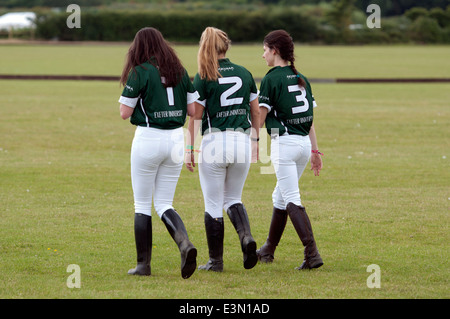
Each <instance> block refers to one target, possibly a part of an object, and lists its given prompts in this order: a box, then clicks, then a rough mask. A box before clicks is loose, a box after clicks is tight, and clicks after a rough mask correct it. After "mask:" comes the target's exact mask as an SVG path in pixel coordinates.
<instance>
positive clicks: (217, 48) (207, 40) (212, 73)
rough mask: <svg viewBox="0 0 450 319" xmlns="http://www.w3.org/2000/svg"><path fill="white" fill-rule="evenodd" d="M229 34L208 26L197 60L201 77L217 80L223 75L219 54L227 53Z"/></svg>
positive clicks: (202, 37) (204, 32)
mask: <svg viewBox="0 0 450 319" xmlns="http://www.w3.org/2000/svg"><path fill="white" fill-rule="evenodd" d="M230 44H231V40H230V39H229V38H228V35H227V34H226V33H225V32H224V31H222V30H220V29H217V28H214V27H207V28H206V29H205V31H203V33H202V36H201V38H200V48H199V50H198V56H197V62H198V73H199V75H200V78H201V79H205V78H206V79H207V80H209V81H216V80H217V79H218V78H219V77H222V75H221V74H220V72H219V70H218V69H219V58H218V57H219V55H221V54H225V53H226V52H227V51H228V48H229V47H230Z"/></svg>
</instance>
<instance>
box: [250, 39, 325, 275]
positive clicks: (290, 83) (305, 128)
mask: <svg viewBox="0 0 450 319" xmlns="http://www.w3.org/2000/svg"><path fill="white" fill-rule="evenodd" d="M263 49H264V54H263V58H264V59H265V60H266V63H267V65H268V66H270V67H272V69H270V70H269V72H267V74H266V76H265V77H264V78H263V79H262V81H261V87H260V96H259V105H260V106H261V123H264V122H265V124H266V128H267V132H268V133H269V134H270V135H271V138H272V142H271V151H270V153H271V154H270V156H271V161H272V163H273V165H274V168H275V174H276V176H277V184H276V186H275V190H274V191H273V194H272V200H273V213H272V221H271V224H270V228H269V236H268V237H267V240H266V242H265V243H264V245H263V246H262V247H261V249H260V250H258V252H257V253H258V258H259V260H260V261H262V262H272V261H273V259H274V254H275V249H276V247H277V245H278V243H279V242H280V239H281V235H282V234H283V231H284V228H285V226H286V222H287V217H288V216H289V218H290V220H291V221H292V224H293V225H294V228H295V230H296V231H297V234H298V236H299V237H300V240H301V242H302V243H303V246H304V260H303V263H302V264H301V265H300V266H299V267H297V269H312V268H318V267H320V266H322V265H323V261H322V258H321V256H320V254H319V251H318V249H317V245H316V241H315V239H314V236H313V231H312V227H311V222H310V220H309V218H308V215H307V214H306V210H305V207H303V206H302V204H301V200H300V189H299V186H298V181H299V179H300V177H301V176H302V174H303V171H304V169H305V167H306V165H307V163H308V161H309V160H310V159H311V169H312V170H313V171H314V174H315V175H316V176H319V172H320V170H321V169H322V158H321V155H322V153H320V152H319V149H318V145H317V138H316V132H315V128H314V124H313V109H314V108H315V107H316V101H315V99H314V96H313V94H312V90H311V85H310V84H309V82H308V80H307V78H306V77H305V76H304V75H303V74H301V73H300V72H298V71H297V69H296V67H295V65H294V62H295V57H294V41H293V40H292V37H291V36H290V35H289V33H287V32H286V31H284V30H276V31H272V32H270V33H269V34H267V35H266V37H265V38H264V42H263Z"/></svg>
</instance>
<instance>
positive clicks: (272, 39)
mask: <svg viewBox="0 0 450 319" xmlns="http://www.w3.org/2000/svg"><path fill="white" fill-rule="evenodd" d="M264 44H265V45H266V46H267V47H269V48H270V49H275V50H276V51H277V52H278V54H279V55H280V57H281V58H282V59H283V60H285V61H288V62H289V63H290V64H291V65H290V67H291V69H292V71H294V73H295V74H296V75H297V79H298V85H300V86H303V87H304V86H305V85H306V82H305V80H303V78H302V77H301V76H300V72H298V71H297V69H296V68H295V65H294V62H295V56H294V40H292V37H291V35H290V34H289V33H287V32H286V31H285V30H275V31H272V32H270V33H268V34H267V35H266V37H265V38H264Z"/></svg>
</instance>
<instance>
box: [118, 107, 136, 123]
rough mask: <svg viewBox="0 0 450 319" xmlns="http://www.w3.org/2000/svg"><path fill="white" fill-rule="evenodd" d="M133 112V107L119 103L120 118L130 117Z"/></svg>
mask: <svg viewBox="0 0 450 319" xmlns="http://www.w3.org/2000/svg"><path fill="white" fill-rule="evenodd" d="M133 112H134V108H132V107H129V106H128V105H125V104H120V116H121V117H122V119H124V120H126V119H128V118H130V116H131V115H132V114H133Z"/></svg>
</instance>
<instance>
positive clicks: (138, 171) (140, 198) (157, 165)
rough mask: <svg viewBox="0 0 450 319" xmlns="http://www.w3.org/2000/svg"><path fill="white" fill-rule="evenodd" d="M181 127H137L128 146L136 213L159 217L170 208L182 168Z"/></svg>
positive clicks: (182, 142) (182, 136)
mask: <svg viewBox="0 0 450 319" xmlns="http://www.w3.org/2000/svg"><path fill="white" fill-rule="evenodd" d="M183 155H184V135H183V128H181V127H180V128H177V129H174V130H160V129H156V128H148V127H141V126H138V127H137V128H136V132H135V135H134V139H133V144H132V147H131V184H132V186H133V193H134V207H135V213H140V214H145V215H148V216H151V215H152V213H151V212H152V209H151V208H152V198H153V204H154V207H155V211H156V213H157V214H158V216H159V217H161V215H162V214H163V213H164V212H165V211H166V210H167V209H170V208H173V206H172V202H173V197H174V195H175V188H176V186H177V182H178V178H179V177H180V172H181V169H182V167H183V159H184V158H183Z"/></svg>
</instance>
